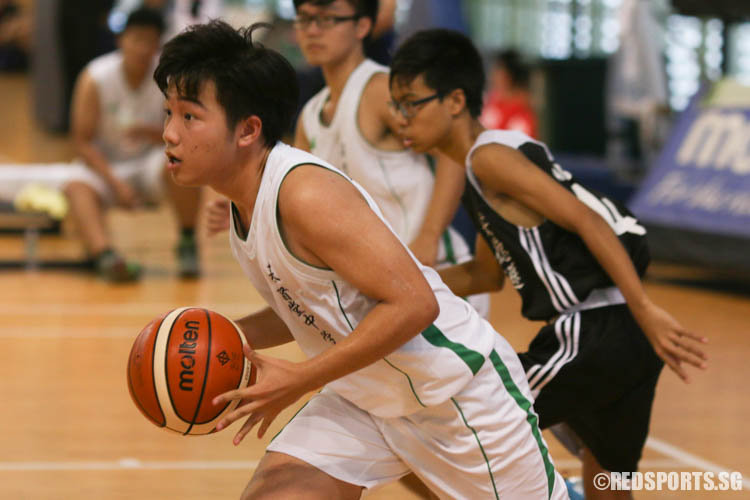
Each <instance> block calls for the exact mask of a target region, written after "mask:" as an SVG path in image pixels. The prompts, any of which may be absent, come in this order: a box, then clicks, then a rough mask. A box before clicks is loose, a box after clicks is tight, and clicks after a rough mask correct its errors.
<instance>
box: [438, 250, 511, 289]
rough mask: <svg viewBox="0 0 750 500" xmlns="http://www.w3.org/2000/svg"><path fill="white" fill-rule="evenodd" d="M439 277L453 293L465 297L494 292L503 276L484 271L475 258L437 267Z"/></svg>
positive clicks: (500, 285) (499, 286)
mask: <svg viewBox="0 0 750 500" xmlns="http://www.w3.org/2000/svg"><path fill="white" fill-rule="evenodd" d="M438 273H440V278H441V279H442V280H443V282H444V283H445V284H446V285H448V288H450V289H451V292H453V293H454V294H455V295H458V296H459V297H467V296H469V295H474V294H477V293H487V292H496V291H498V290H500V289H501V288H502V287H503V276H502V275H501V276H494V275H493V274H492V273H488V272H484V271H483V270H482V269H481V268H480V266H479V264H478V263H477V261H476V260H474V259H472V260H470V261H468V262H464V263H463V264H457V265H454V266H450V267H446V268H443V269H439V270H438Z"/></svg>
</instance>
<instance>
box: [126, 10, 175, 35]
mask: <svg viewBox="0 0 750 500" xmlns="http://www.w3.org/2000/svg"><path fill="white" fill-rule="evenodd" d="M133 26H143V27H146V28H154V29H155V30H157V31H158V32H159V35H163V34H164V30H165V29H166V25H165V24H164V16H162V13H161V12H159V11H158V10H155V9H150V8H148V7H140V8H138V9H135V10H134V11H132V12H131V13H130V14H129V15H128V20H127V21H125V27H124V28H123V30H122V31H125V30H127V29H128V28H131V27H133Z"/></svg>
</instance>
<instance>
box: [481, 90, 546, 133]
mask: <svg viewBox="0 0 750 500" xmlns="http://www.w3.org/2000/svg"><path fill="white" fill-rule="evenodd" d="M479 121H480V122H481V123H482V125H484V126H485V127H486V128H488V129H505V130H518V131H519V132H523V133H524V134H526V135H528V136H529V137H533V138H536V137H537V120H536V115H535V114H534V110H533V109H532V108H531V105H530V104H529V103H528V101H527V100H526V99H524V98H522V97H508V98H502V97H499V96H498V94H497V93H496V92H492V91H490V92H489V93H488V95H487V99H486V101H485V105H484V108H482V115H481V116H480V117H479Z"/></svg>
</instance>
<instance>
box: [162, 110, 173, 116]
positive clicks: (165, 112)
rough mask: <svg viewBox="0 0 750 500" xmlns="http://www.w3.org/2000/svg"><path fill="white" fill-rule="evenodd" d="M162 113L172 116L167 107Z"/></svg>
mask: <svg viewBox="0 0 750 500" xmlns="http://www.w3.org/2000/svg"><path fill="white" fill-rule="evenodd" d="M164 114H165V115H167V116H172V112H171V111H170V110H168V109H165V110H164Z"/></svg>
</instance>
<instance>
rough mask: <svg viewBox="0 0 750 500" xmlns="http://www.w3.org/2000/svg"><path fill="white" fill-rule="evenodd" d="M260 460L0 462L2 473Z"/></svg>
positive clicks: (199, 466) (228, 465)
mask: <svg viewBox="0 0 750 500" xmlns="http://www.w3.org/2000/svg"><path fill="white" fill-rule="evenodd" d="M259 463H260V460H251V461H231V460H215V461H211V460H194V461H191V460H181V461H162V460H156V461H148V460H138V459H137V458H121V459H120V460H101V461H86V462H0V472H7V471H16V472H20V471H119V470H240V469H242V470H245V469H255V468H256V467H257V466H258V464H259Z"/></svg>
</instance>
